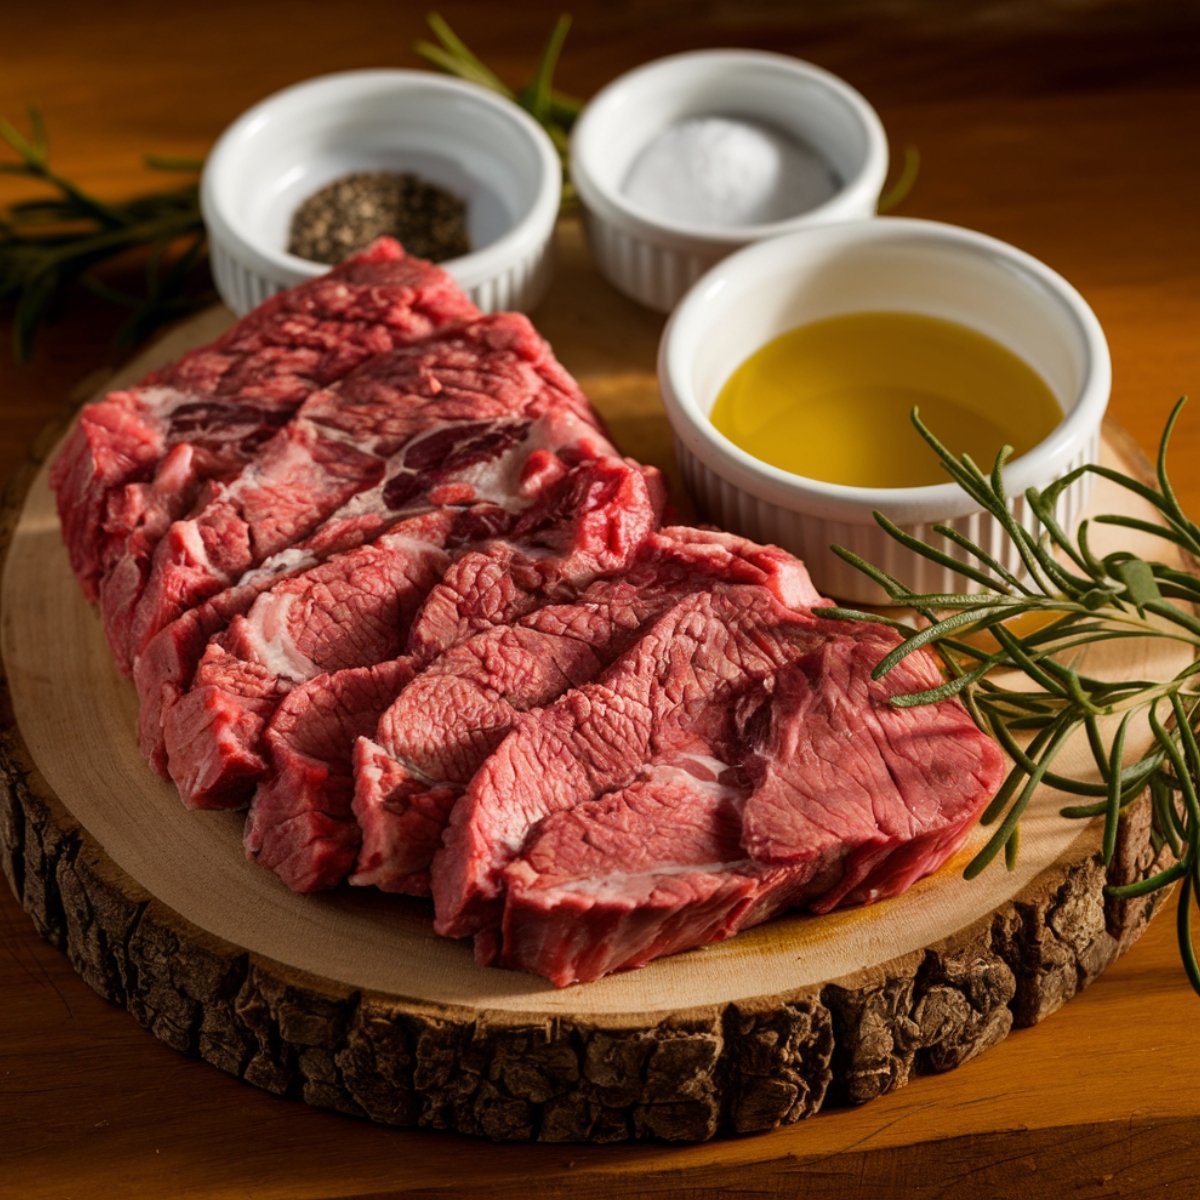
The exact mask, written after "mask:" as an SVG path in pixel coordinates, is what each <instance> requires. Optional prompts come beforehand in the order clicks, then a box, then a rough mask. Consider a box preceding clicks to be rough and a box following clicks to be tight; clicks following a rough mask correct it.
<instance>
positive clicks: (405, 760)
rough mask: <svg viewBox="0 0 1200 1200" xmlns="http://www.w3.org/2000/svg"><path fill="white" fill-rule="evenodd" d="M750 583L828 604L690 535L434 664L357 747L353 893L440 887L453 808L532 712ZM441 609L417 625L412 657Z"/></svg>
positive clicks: (727, 537) (800, 602)
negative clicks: (665, 624)
mask: <svg viewBox="0 0 1200 1200" xmlns="http://www.w3.org/2000/svg"><path fill="white" fill-rule="evenodd" d="M745 584H756V585H758V586H761V587H763V588H765V589H767V590H768V591H769V592H770V593H771V594H773V595H775V596H776V597H777V598H778V599H779V600H780V601H781V602H783V603H784V604H786V605H787V606H788V607H792V608H798V607H807V606H810V605H813V604H816V603H818V602H819V601H820V597H819V596H818V594H817V592H816V591H815V590H814V589H813V587H812V583H811V581H810V580H809V578H808V573H807V571H805V569H804V566H803V564H802V563H800V561H799V560H798V559H795V558H793V557H792V556H791V555H788V554H784V553H783V552H782V551H780V550H778V549H775V548H774V547H766V546H758V545H756V544H755V543H753V542H748V541H746V540H745V539H743V538H738V537H735V536H733V535H732V534H723V533H717V532H714V531H708V530H698V529H690V528H687V527H683V526H680V527H674V528H669V529H663V530H659V531H658V532H657V533H653V534H651V535H650V536H648V537H647V538H646V539H645V540H644V541H643V542H642V544H641V546H640V548H639V549H638V551H637V554H636V555H634V556H633V557H632V558H631V559H630V561H629V562H628V563H627V564H626V566H625V567H624V569H623V570H621V571H619V572H617V573H614V574H610V575H608V576H606V577H604V578H601V579H598V580H597V581H596V582H594V583H593V584H591V586H589V587H587V588H586V590H584V591H582V592H581V593H580V594H579V595H578V596H577V598H576V599H574V600H569V601H565V602H562V603H557V604H550V605H547V606H545V607H543V608H540V609H538V610H537V611H536V612H534V613H533V614H531V615H530V616H527V617H525V618H523V619H521V620H520V621H519V622H518V623H516V624H505V625H498V626H497V627H496V628H492V629H490V630H487V631H486V632H483V633H480V634H478V635H477V636H474V637H472V638H470V639H469V640H466V641H463V642H461V643H460V644H458V645H456V646H454V647H453V648H452V649H450V650H448V651H447V652H445V653H444V654H442V655H441V656H440V657H439V658H436V659H434V660H433V662H432V663H430V664H429V666H428V667H427V668H426V669H425V670H424V671H423V672H422V673H421V674H419V675H418V676H417V677H416V678H415V679H414V680H413V681H412V682H411V683H410V684H408V685H407V686H406V687H405V689H404V691H403V692H401V693H400V695H399V696H398V698H397V699H396V702H395V703H394V704H393V705H392V706H391V707H390V708H389V709H388V710H387V712H386V713H384V714H383V716H382V718H381V719H380V722H379V728H378V730H377V731H376V732H375V734H374V737H373V738H368V737H364V738H363V740H362V741H361V742H360V744H359V746H358V748H357V750H356V766H355V777H356V786H355V798H354V807H355V814H356V816H357V817H358V822H359V824H360V826H361V827H362V831H363V849H362V852H361V854H360V856H359V861H358V865H357V868H356V873H355V875H354V877H353V878H352V880H351V882H352V883H355V884H359V885H367V884H370V885H374V886H376V887H380V888H383V889H384V890H387V891H404V890H408V889H409V888H411V887H412V886H414V884H415V886H417V888H418V889H419V890H421V891H425V890H427V887H428V884H427V883H426V882H425V876H426V874H427V873H428V870H429V865H430V863H431V862H432V860H433V855H434V852H435V851H436V850H437V849H438V847H439V846H440V844H441V837H442V831H443V829H444V828H445V824H446V821H447V820H448V818H449V815H450V810H451V808H452V807H453V805H454V803H455V801H456V800H457V799H458V797H459V796H460V795H461V794H462V790H463V788H464V787H465V786H466V784H467V783H468V782H469V780H470V779H471V777H472V775H474V774H475V771H476V770H477V769H478V767H479V765H480V763H481V762H483V760H484V759H485V758H486V757H487V755H488V754H490V753H491V752H492V750H494V749H495V748H496V746H497V745H498V744H499V743H500V742H501V741H502V740H503V738H504V737H505V736H506V734H507V733H508V731H509V730H510V729H511V728H512V724H513V722H514V721H515V720H516V718H517V715H518V714H519V713H522V712H526V711H528V710H530V709H533V708H539V707H541V706H543V705H546V704H549V703H550V702H551V701H552V700H554V699H556V698H557V697H558V696H560V695H561V694H562V693H563V692H565V691H567V690H568V689H569V688H572V687H579V686H581V685H582V684H584V683H587V682H589V681H590V680H591V679H593V678H595V676H596V675H598V674H599V673H600V671H601V670H602V669H603V668H604V667H606V666H607V665H608V664H609V663H611V662H612V661H613V659H615V658H616V657H617V655H619V654H620V653H622V652H623V651H624V650H625V649H626V648H627V647H628V646H630V645H631V644H632V643H633V642H634V641H635V640H636V638H637V637H638V636H639V634H640V632H641V630H642V629H643V628H644V627H645V626H646V625H648V624H649V623H650V622H651V621H653V620H656V619H657V618H658V617H660V616H661V615H662V614H663V613H664V612H665V611H666V610H667V609H668V608H670V607H671V606H672V605H674V604H676V603H678V602H679V601H680V600H682V599H683V598H685V597H687V596H690V595H693V594H695V593H696V592H712V591H714V590H720V589H722V588H724V587H726V586H736V585H745ZM439 586H440V585H439ZM436 592H437V589H435V593H434V595H436ZM433 599H434V596H432V595H431V597H430V601H427V602H426V605H425V608H424V609H422V613H421V616H419V617H418V619H417V622H416V624H415V625H414V627H413V633H412V634H411V635H410V638H409V645H410V650H415V648H414V640H415V639H416V635H417V634H418V633H419V631H420V628H421V623H422V620H423V619H424V618H425V615H426V613H427V612H428V610H429V608H430V602H431V601H432V600H433ZM421 642H422V644H423V643H424V639H421Z"/></svg>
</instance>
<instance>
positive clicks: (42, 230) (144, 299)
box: [0, 105, 213, 362]
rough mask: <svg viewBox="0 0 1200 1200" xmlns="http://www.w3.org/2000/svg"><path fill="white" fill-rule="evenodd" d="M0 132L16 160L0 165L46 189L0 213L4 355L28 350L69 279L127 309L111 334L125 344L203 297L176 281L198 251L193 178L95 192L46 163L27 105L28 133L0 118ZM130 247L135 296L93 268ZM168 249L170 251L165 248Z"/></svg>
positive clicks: (183, 167)
mask: <svg viewBox="0 0 1200 1200" xmlns="http://www.w3.org/2000/svg"><path fill="white" fill-rule="evenodd" d="M0 140H2V141H3V142H4V143H5V144H6V145H7V146H8V147H9V149H11V150H12V151H14V152H15V154H16V161H15V162H7V161H5V162H0V173H3V174H6V175H18V176H23V177H25V178H27V179H33V180H36V181H38V182H39V183H42V184H45V185H46V186H47V187H48V188H50V189H51V190H52V192H53V193H55V194H54V195H52V196H50V197H48V198H46V199H36V200H25V201H21V202H20V203H17V204H13V205H11V206H10V207H9V209H8V210H7V212H6V213H5V214H4V215H3V217H0V302H4V301H12V302H14V303H15V305H16V310H15V319H14V322H13V355H14V357H15V358H16V359H17V361H18V362H24V361H25V360H26V359H28V357H29V355H30V353H31V351H32V348H33V340H34V335H35V334H36V332H37V330H38V328H39V326H40V325H41V324H42V323H43V322H44V321H45V320H46V318H47V317H48V316H49V315H50V314H51V312H52V311H53V310H54V309H55V307H56V306H57V305H58V304H59V303H60V302H61V300H62V298H63V295H64V292H65V290H66V289H67V287H68V285H70V284H72V283H75V282H76V281H78V282H81V283H82V284H83V285H84V286H85V287H87V288H89V289H90V290H91V291H93V292H94V293H96V294H97V295H100V296H102V297H103V298H105V299H107V300H111V301H113V302H115V303H117V304H120V305H121V306H123V307H125V308H128V309H129V310H130V317H129V320H128V321H127V322H126V323H125V325H124V327H123V328H122V329H121V330H120V332H119V333H118V339H119V341H120V343H121V344H125V345H132V344H134V343H136V342H137V341H139V340H141V339H142V338H144V337H145V336H146V335H147V334H149V333H150V332H152V331H153V329H154V328H156V327H157V326H158V325H159V324H161V323H162V322H163V321H166V320H170V319H172V318H173V317H177V316H180V315H182V314H183V313H186V312H189V311H191V310H192V309H194V308H196V307H198V306H199V305H201V304H206V303H211V301H212V298H213V294H212V292H211V291H210V290H208V289H207V288H206V289H204V290H203V291H201V292H196V291H195V290H194V289H193V290H192V291H191V292H190V293H189V292H188V291H186V290H185V284H186V283H187V282H188V281H189V279H190V278H191V277H192V272H193V270H194V269H195V268H197V267H198V266H199V265H200V263H201V262H202V260H203V259H204V256H205V243H204V227H203V225H202V223H201V220H200V205H199V200H198V197H197V193H196V186H195V184H194V183H190V184H187V185H184V186H182V187H177V188H172V189H169V190H167V191H160V192H153V193H147V194H145V195H141V196H135V197H134V198H133V199H132V200H125V201H122V202H119V203H114V202H109V201H105V200H101V199H99V198H97V197H96V196H93V195H91V194H90V193H88V192H86V191H84V189H83V188H81V187H79V186H78V185H77V184H75V183H72V182H71V180H69V179H66V178H64V177H63V176H62V175H60V174H58V173H57V172H56V171H54V170H53V169H52V168H51V166H50V159H49V143H48V140H47V137H46V127H45V123H44V121H43V119H42V114H41V112H40V110H39V109H38V108H37V107H36V106H32V105H31V106H30V108H29V132H28V134H22V133H21V132H20V131H19V130H18V129H17V128H16V126H14V125H13V124H11V123H10V122H8V121H6V120H3V119H2V118H0ZM146 165H147V166H148V167H150V168H152V169H155V170H169V171H187V172H191V173H195V172H196V171H198V170H199V169H200V165H201V164H200V162H199V161H193V160H190V159H177V158H161V157H148V158H147V159H146ZM139 248H140V249H144V250H146V251H147V258H146V268H145V290H144V292H143V293H142V294H141V295H130V294H127V293H124V292H120V291H118V290H116V289H115V288H113V287H112V286H110V285H108V284H106V283H105V282H104V281H103V280H102V279H101V278H100V277H99V275H98V273H97V268H99V267H101V266H103V265H104V264H107V263H109V262H111V261H112V260H114V259H116V258H118V257H120V256H122V255H124V254H126V253H128V252H129V251H131V250H135V249H139ZM173 249H178V251H179V252H178V253H177V254H176V255H175V256H174V257H171V251H172V250H173Z"/></svg>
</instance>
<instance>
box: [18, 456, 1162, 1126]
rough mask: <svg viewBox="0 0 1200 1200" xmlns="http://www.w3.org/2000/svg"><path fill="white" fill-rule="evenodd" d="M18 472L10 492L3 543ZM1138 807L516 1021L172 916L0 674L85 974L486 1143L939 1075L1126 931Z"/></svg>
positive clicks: (152, 1021)
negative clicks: (734, 973) (790, 977)
mask: <svg viewBox="0 0 1200 1200" xmlns="http://www.w3.org/2000/svg"><path fill="white" fill-rule="evenodd" d="M49 442H50V439H49V438H47V439H46V441H45V442H44V443H43V445H48V444H49ZM32 473H33V472H32V469H31V470H30V472H29V473H28V475H27V476H26V477H25V478H24V479H22V480H18V481H15V484H14V490H13V491H12V492H11V493H10V496H9V499H8V503H7V504H6V505H5V510H4V512H3V520H2V522H0V553H3V552H4V551H5V550H6V548H7V544H8V541H9V538H10V536H11V532H12V529H13V527H14V525H15V522H16V519H17V517H18V515H19V512H20V507H21V498H22V497H23V495H24V487H25V485H26V484H27V483H28V479H29V478H31V477H32ZM1148 820H1149V806H1148V803H1147V802H1146V800H1145V799H1144V798H1143V800H1142V801H1139V802H1138V803H1135V804H1133V805H1131V806H1130V807H1129V809H1128V810H1127V813H1126V816H1125V817H1124V819H1123V822H1122V829H1121V837H1120V844H1119V851H1118V854H1117V856H1116V858H1115V860H1114V863H1113V865H1112V867H1111V868H1109V870H1108V871H1107V872H1106V870H1105V868H1104V867H1103V865H1102V864H1101V862H1100V859H1099V855H1098V849H1099V831H1098V829H1097V830H1094V831H1093V832H1094V837H1093V838H1092V844H1091V849H1090V850H1088V851H1085V852H1082V854H1078V853H1077V855H1076V857H1075V859H1074V860H1073V861H1067V862H1061V861H1060V862H1059V863H1056V864H1055V865H1053V866H1052V867H1050V868H1049V869H1047V870H1046V871H1044V872H1043V873H1042V874H1041V875H1040V876H1039V877H1038V879H1037V880H1036V881H1035V883H1034V884H1033V885H1032V886H1031V887H1030V888H1028V889H1026V891H1025V892H1024V893H1023V894H1021V895H1020V896H1018V897H1017V898H1016V899H1015V900H1013V901H1012V902H1010V903H1008V904H1005V905H1003V906H1002V907H1001V908H999V909H998V910H997V911H995V912H994V913H993V914H991V916H990V917H989V918H988V919H986V920H983V921H980V922H977V923H976V924H974V925H972V926H970V927H967V928H964V929H963V930H961V931H960V932H959V933H957V934H956V935H954V936H953V937H952V938H950V939H948V940H947V941H945V942H943V943H940V944H938V945H933V946H930V947H928V948H927V949H926V950H924V951H923V952H918V953H913V954H909V955H905V956H902V957H900V958H897V959H895V960H893V961H892V962H890V963H888V964H886V966H884V967H881V968H876V969H872V970H869V971H863V972H860V973H858V974H856V975H854V976H852V977H849V978H844V979H839V980H832V981H830V982H828V983H826V984H824V985H823V986H820V987H813V988H808V989H802V990H799V991H796V992H793V993H788V994H781V995H778V996H772V997H770V998H767V999H764V1000H761V1001H756V1002H754V1003H752V1004H747V1003H730V1004H728V1005H724V1006H714V1007H709V1008H702V1009H688V1010H685V1011H678V1012H675V1013H672V1014H670V1015H669V1016H667V1017H666V1018H663V1019H654V1018H650V1017H647V1018H645V1019H644V1020H638V1019H636V1018H622V1020H621V1021H620V1022H614V1023H611V1024H605V1023H597V1022H595V1021H593V1020H589V1019H587V1018H585V1017H579V1018H567V1017H563V1016H561V1015H547V1016H545V1017H544V1018H529V1019H523V1020H521V1021H519V1022H514V1021H513V1020H512V1019H510V1018H508V1017H504V1018H498V1017H497V1016H496V1015H495V1014H492V1013H489V1012H487V1011H484V1010H478V1009H469V1008H462V1009H454V1008H448V1007H435V1006H425V1005H422V1004H419V1003H414V1002H411V1001H406V1000H403V999H399V998H395V997H390V996H387V995H380V994H376V993H372V992H369V991H362V990H356V989H352V988H347V987H343V986H340V985H336V984H332V983H330V982H328V981H323V980H321V979H318V978H314V977H310V976H306V975H303V974H301V973H299V972H297V971H295V970H293V969H291V968H288V967H286V966H284V965H282V964H280V963H277V962H274V961H272V960H270V959H268V958H264V957H261V956H258V955H254V954H250V953H248V952H246V951H245V950H243V949H242V948H240V947H238V946H235V945H231V944H228V943H225V942H222V941H220V940H218V939H215V938H213V937H212V936H211V935H209V934H207V933H206V932H205V931H203V930H201V929H198V928H196V927H195V926H193V925H191V924H190V923H189V922H187V921H185V920H184V919H183V918H182V917H180V916H179V915H178V914H177V913H176V912H174V911H173V910H172V909H170V908H168V907H166V906H165V905H163V904H162V903H160V902H159V901H158V900H156V899H155V897H153V896H151V895H149V894H148V893H147V892H146V891H145V890H144V889H143V888H142V887H141V886H140V885H139V884H138V882H137V881H136V880H134V879H132V878H130V877H129V876H128V875H126V874H125V873H124V872H122V871H121V870H120V869H119V868H118V867H117V866H116V865H115V864H114V863H113V862H112V861H111V860H110V859H109V858H108V857H107V856H106V855H105V854H104V852H103V851H102V850H101V849H100V848H99V847H98V846H97V845H96V843H95V842H93V841H92V839H91V838H90V837H89V835H88V834H87V833H86V831H84V830H83V829H81V828H80V827H79V826H78V825H77V824H76V823H75V821H74V819H73V818H72V817H71V815H70V814H69V812H68V811H67V809H66V808H65V807H64V806H63V805H62V804H61V803H60V802H59V801H58V799H57V798H56V797H55V796H54V794H53V792H52V791H51V789H50V788H49V786H48V785H47V783H46V781H45V780H44V778H43V777H42V776H41V774H40V773H39V771H38V769H37V766H36V764H35V763H34V762H33V761H32V760H31V757H30V755H29V752H28V750H27V748H26V746H25V744H24V742H23V740H22V737H21V733H20V730H19V729H18V727H17V725H16V721H15V719H14V716H13V712H12V706H11V703H10V698H9V694H8V689H7V684H6V683H4V681H3V680H0V865H2V867H3V871H4V874H5V876H6V877H7V879H8V882H9V885H10V887H11V888H12V890H13V892H14V893H15V895H16V896H17V897H18V899H19V900H20V902H21V904H22V906H23V907H24V909H25V911H26V912H27V913H28V914H29V916H30V918H31V920H32V921H33V922H34V924H35V926H36V927H37V929H38V931H39V932H40V933H41V934H42V936H43V937H45V938H46V939H48V940H49V941H51V942H52V943H53V944H55V945H56V946H58V947H60V948H61V949H62V950H63V951H64V952H65V953H66V954H67V955H68V956H69V958H70V960H71V962H72V964H73V965H74V967H75V969H76V971H78V973H79V974H80V975H81V976H82V977H83V979H85V980H86V981H87V983H88V984H89V985H90V986H91V987H92V988H94V989H95V990H96V991H97V992H99V993H100V995H102V996H104V997H106V998H107V999H109V1000H110V1001H112V1003H114V1004H117V1005H120V1006H122V1007H123V1008H125V1009H127V1010H128V1011H129V1012H131V1013H132V1014H133V1016H134V1017H135V1018H136V1019H137V1020H138V1021H139V1022H140V1023H141V1024H142V1025H144V1026H145V1027H146V1028H147V1029H148V1030H149V1031H150V1032H151V1033H153V1034H154V1036H155V1037H157V1038H160V1039H161V1040H162V1041H164V1042H166V1043H167V1044H169V1045H171V1046H173V1047H175V1048H176V1049H178V1050H180V1051H182V1052H184V1053H186V1054H191V1055H196V1056H199V1057H200V1058H202V1059H204V1060H206V1061H207V1062H209V1063H212V1064H213V1065H214V1066H217V1067H219V1068H221V1069H222V1070H223V1071H227V1072H229V1073H230V1074H233V1075H236V1076H238V1077H239V1078H241V1079H243V1080H245V1081H246V1082H247V1083H252V1084H254V1085H255V1086H257V1087H260V1088H264V1089H266V1090H267V1091H270V1092H274V1093H276V1094H278V1095H281V1096H288V1097H292V1098H295V1099H300V1100H303V1101H304V1102H306V1103H308V1104H312V1105H316V1106H318V1107H322V1108H329V1109H334V1110H337V1111H339V1112H343V1113H347V1114H350V1115H353V1116H359V1117H366V1118H369V1119H371V1120H373V1121H378V1122H383V1123H386V1124H390V1125H396V1126H404V1127H413V1126H418V1127H423V1128H430V1129H446V1130H455V1131H458V1132H460V1133H466V1134H473V1135H477V1136H481V1137H486V1138H491V1139H494V1140H497V1141H527V1140H542V1141H549V1142H570V1141H590V1142H619V1141H626V1140H630V1139H643V1138H651V1139H663V1140H668V1141H699V1140H704V1139H707V1138H712V1137H714V1136H717V1135H720V1134H734V1133H747V1132H751V1131H755V1130H764V1129H769V1128H771V1127H773V1126H775V1125H779V1124H787V1123H791V1122H795V1121H798V1120H801V1119H803V1118H805V1117H808V1116H811V1115H812V1114H813V1113H815V1112H817V1111H818V1110H819V1109H821V1108H822V1107H823V1106H824V1105H826V1104H847V1103H848V1104H859V1103H862V1102H864V1101H867V1100H871V1099H873V1098H874V1097H876V1096H880V1095H883V1094H884V1093H886V1092H889V1091H891V1090H893V1089H894V1088H897V1087H900V1086H901V1085H903V1084H904V1083H906V1082H907V1081H908V1080H909V1079H910V1078H911V1077H912V1076H913V1075H916V1074H923V1073H931V1072H939V1071H946V1070H950V1069H952V1068H954V1067H956V1066H958V1065H959V1064H960V1063H963V1062H966V1061H967V1060H968V1059H970V1058H972V1057H973V1056H975V1055H976V1054H979V1053H980V1052H982V1051H984V1050H986V1049H988V1048H989V1047H990V1046H993V1045H995V1044H996V1043H997V1042H999V1041H1001V1040H1002V1039H1003V1038H1004V1037H1006V1036H1007V1034H1008V1033H1009V1031H1010V1030H1011V1029H1012V1028H1013V1027H1014V1026H1022V1025H1031V1024H1033V1023H1035V1022H1037V1021H1040V1020H1041V1019H1042V1018H1043V1017H1045V1016H1047V1015H1048V1014H1049V1013H1051V1012H1053V1011H1054V1010H1055V1009H1057V1008H1059V1007H1060V1006H1061V1005H1062V1004H1064V1003H1065V1002H1066V1001H1067V1000H1069V999H1070V998H1071V997H1072V996H1073V995H1075V993H1076V992H1078V991H1079V990H1080V989H1082V988H1084V987H1086V986H1087V984H1088V983H1089V982H1090V981H1091V980H1092V979H1094V978H1095V977H1096V976H1097V975H1098V974H1099V973H1100V971H1102V970H1103V969H1104V967H1105V966H1106V965H1107V964H1108V963H1109V962H1111V961H1112V959H1113V958H1115V957H1116V956H1117V955H1118V954H1119V953H1120V952H1121V951H1123V950H1124V949H1125V948H1127V947H1128V946H1129V945H1131V944H1132V943H1133V941H1134V940H1136V938H1137V936H1138V935H1139V934H1140V933H1141V931H1142V929H1143V928H1144V927H1145V925H1146V923H1147V922H1148V920H1149V919H1150V916H1151V914H1152V912H1153V910H1154V907H1155V905H1156V903H1158V902H1159V901H1160V900H1161V896H1155V897H1151V898H1148V899H1143V900H1139V901H1132V902H1125V903H1117V902H1114V901H1111V900H1109V899H1107V898H1106V897H1105V895H1104V887H1105V884H1106V882H1113V883H1123V882H1129V881H1131V880H1133V879H1138V878H1142V877H1144V876H1146V875H1147V874H1149V873H1150V872H1151V871H1152V870H1153V869H1155V864H1154V863H1152V862H1151V855H1150V851H1149V849H1148V839H1147V837H1146V823H1147V822H1148ZM1078 845H1079V843H1076V847H1077V848H1078Z"/></svg>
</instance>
